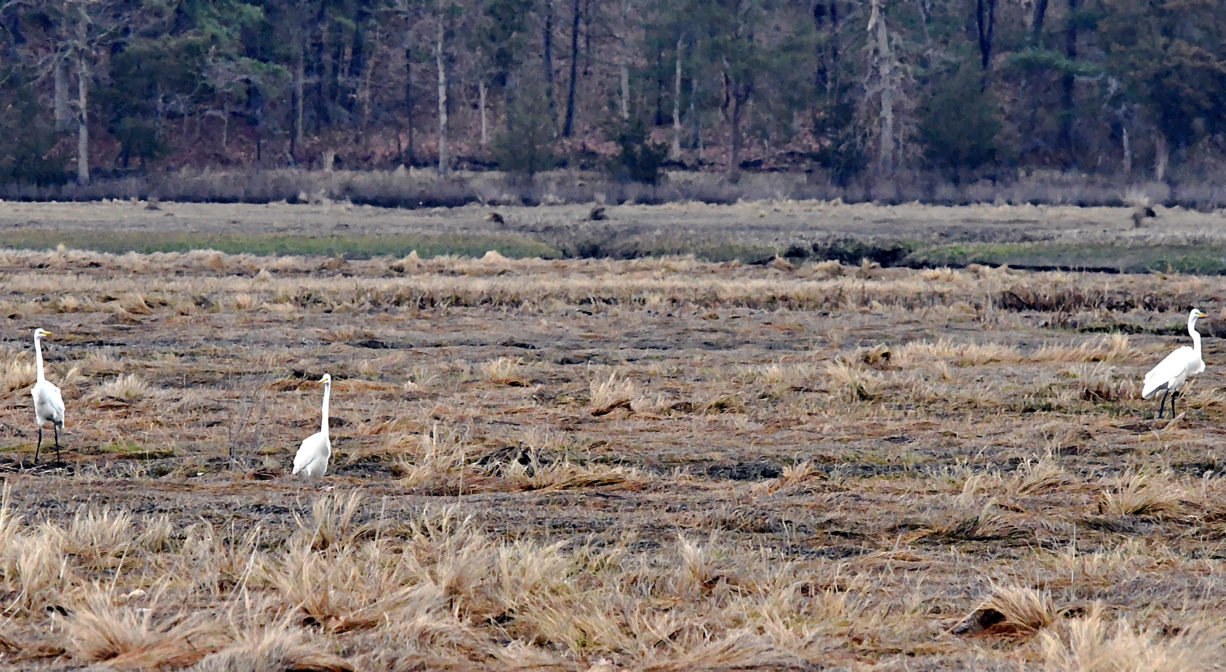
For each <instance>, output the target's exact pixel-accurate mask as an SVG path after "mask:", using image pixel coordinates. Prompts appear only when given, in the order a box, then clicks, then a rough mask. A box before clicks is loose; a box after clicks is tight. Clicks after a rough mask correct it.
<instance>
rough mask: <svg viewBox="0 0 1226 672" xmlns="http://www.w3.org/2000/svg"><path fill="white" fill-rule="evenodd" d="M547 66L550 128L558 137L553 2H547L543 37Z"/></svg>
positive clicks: (546, 95)
mask: <svg viewBox="0 0 1226 672" xmlns="http://www.w3.org/2000/svg"><path fill="white" fill-rule="evenodd" d="M543 40H544V44H543V45H542V48H543V49H544V56H543V57H542V59H541V60H542V61H543V62H544V66H545V100H546V102H547V103H548V105H549V128H550V129H551V131H552V133H553V135H554V136H555V137H556V136H557V134H558V122H557V119H558V112H557V105H555V104H554V102H553V0H545V34H544V36H543Z"/></svg>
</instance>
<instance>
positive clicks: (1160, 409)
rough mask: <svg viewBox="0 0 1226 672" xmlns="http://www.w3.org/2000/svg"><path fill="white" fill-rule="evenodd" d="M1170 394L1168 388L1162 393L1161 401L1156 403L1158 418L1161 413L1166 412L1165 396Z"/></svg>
mask: <svg viewBox="0 0 1226 672" xmlns="http://www.w3.org/2000/svg"><path fill="white" fill-rule="evenodd" d="M1170 393H1171V390H1170V388H1167V389H1166V390H1164V391H1163V392H1162V401H1160V402H1158V418H1159V419H1161V418H1162V413H1163V411H1165V410H1166V396H1167V395H1168V394H1170Z"/></svg>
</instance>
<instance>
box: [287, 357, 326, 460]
mask: <svg viewBox="0 0 1226 672" xmlns="http://www.w3.org/2000/svg"><path fill="white" fill-rule="evenodd" d="M319 382H321V383H323V384H324V406H323V416H324V417H323V422H322V423H321V427H320V429H319V431H318V432H315V433H314V434H312V435H310V436H308V437H307V438H306V439H305V440H303V442H302V445H301V446H300V447H299V448H298V454H297V455H295V456H294V473H295V474H297V473H299V472H301V473H304V474H306V475H307V476H313V477H316V478H318V477H319V476H323V475H324V472H326V471H327V470H328V458H329V457H330V456H331V455H332V442H331V441H329V440H328V397H329V396H330V395H331V393H332V376H331V375H329V374H327V373H325V374H324V377H323V378H320V379H319Z"/></svg>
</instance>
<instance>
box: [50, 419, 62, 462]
mask: <svg viewBox="0 0 1226 672" xmlns="http://www.w3.org/2000/svg"><path fill="white" fill-rule="evenodd" d="M51 428H52V429H54V430H55V463H56V464H62V463H63V461H62V460H61V459H60V426H59V425H56V424H52V425H51Z"/></svg>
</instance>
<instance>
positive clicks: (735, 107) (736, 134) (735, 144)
mask: <svg viewBox="0 0 1226 672" xmlns="http://www.w3.org/2000/svg"><path fill="white" fill-rule="evenodd" d="M743 106H744V103H743V101H742V99H741V97H740V96H739V95H733V96H732V114H731V115H729V116H730V119H729V121H730V126H731V131H732V151H731V156H730V158H729V159H728V174H729V175H731V176H733V178H734V179H735V177H736V176H738V175H740V173H741V112H742V107H743Z"/></svg>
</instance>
